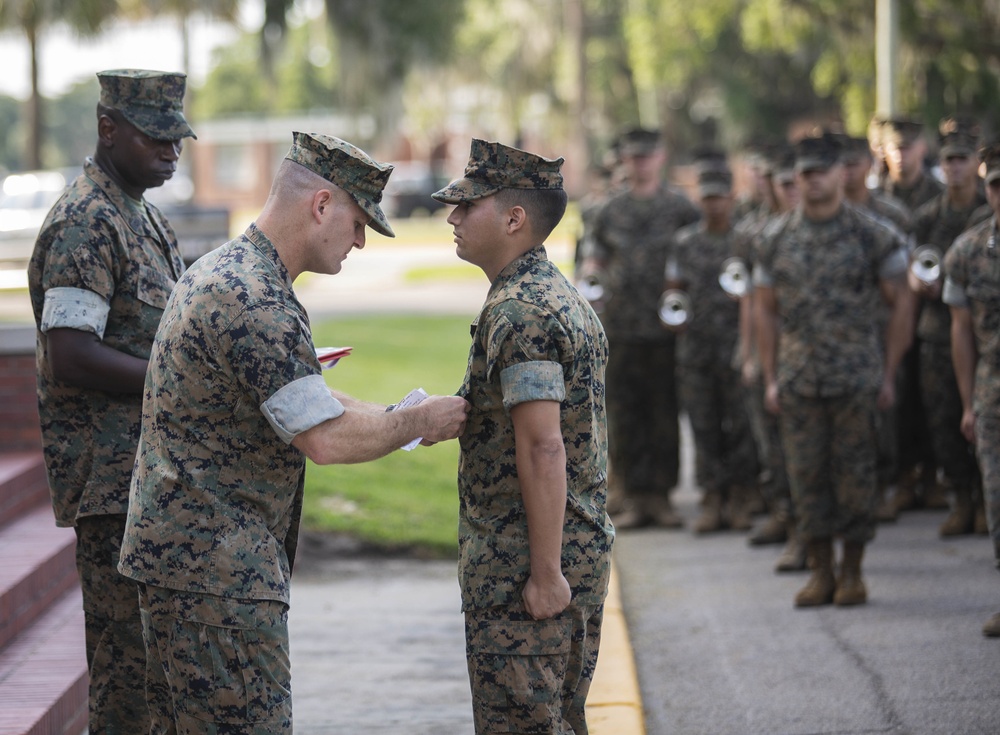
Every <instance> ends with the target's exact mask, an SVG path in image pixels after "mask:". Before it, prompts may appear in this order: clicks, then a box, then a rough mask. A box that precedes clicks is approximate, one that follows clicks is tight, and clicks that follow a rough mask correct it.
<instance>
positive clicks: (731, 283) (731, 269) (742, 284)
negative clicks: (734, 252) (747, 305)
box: [719, 258, 750, 299]
mask: <svg viewBox="0 0 1000 735" xmlns="http://www.w3.org/2000/svg"><path fill="white" fill-rule="evenodd" d="M719 285H720V286H722V290H723V291H725V292H726V293H727V294H729V295H730V296H732V297H733V298H734V299H741V298H743V297H744V296H746V295H747V292H748V291H749V290H750V271H749V270H748V269H747V264H746V263H744V262H743V259H742V258H729V260H727V261H726V262H725V263H723V264H722V272H721V273H720V274H719Z"/></svg>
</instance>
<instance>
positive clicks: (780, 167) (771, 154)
mask: <svg viewBox="0 0 1000 735" xmlns="http://www.w3.org/2000/svg"><path fill="white" fill-rule="evenodd" d="M767 174H768V175H770V176H772V177H774V178H779V179H780V178H785V179H788V178H794V175H795V149H794V148H792V146H790V145H788V144H787V143H779V144H776V145H774V146H773V147H772V148H771V150H770V151H768V154H767Z"/></svg>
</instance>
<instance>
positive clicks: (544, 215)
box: [493, 187, 568, 240]
mask: <svg viewBox="0 0 1000 735" xmlns="http://www.w3.org/2000/svg"><path fill="white" fill-rule="evenodd" d="M493 196H495V197H496V202H497V204H498V205H499V206H500V207H502V208H506V209H509V208H510V207H515V206H520V207H522V208H523V209H524V211H525V212H527V214H528V222H529V223H530V225H531V232H532V234H534V235H535V237H537V238H538V239H539V240H545V238H547V237H548V236H549V235H550V234H551V233H552V230H554V229H555V228H556V225H558V224H559V221H560V220H561V219H562V218H563V215H564V214H565V213H566V202H567V201H568V197H567V196H566V192H565V190H563V189H512V188H506V187H505V188H503V189H500V190H499V191H498V192H497V193H496V194H494V195H493Z"/></svg>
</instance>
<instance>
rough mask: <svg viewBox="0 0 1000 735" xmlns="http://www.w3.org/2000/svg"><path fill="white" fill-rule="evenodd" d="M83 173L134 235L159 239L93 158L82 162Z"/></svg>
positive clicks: (147, 220)
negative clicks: (116, 211) (108, 201)
mask: <svg viewBox="0 0 1000 735" xmlns="http://www.w3.org/2000/svg"><path fill="white" fill-rule="evenodd" d="M83 173H84V175H85V176H86V177H87V178H88V179H90V180H91V181H92V182H94V184H95V185H96V186H97V187H98V188H99V189H100V190H101V191H103V192H104V194H105V196H107V197H108V199H110V200H111V203H112V204H113V205H114V207H115V209H117V210H118V214H119V215H120V216H121V218H122V219H123V220H124V221H125V223H126V224H127V225H128V227H129V229H130V230H132V232H133V233H134V234H136V235H138V236H140V237H155V238H159V234H158V233H157V232H155V231H154V230H153V228H152V224H151V222H150V220H149V219H148V218H146V217H143V216H142V215H140V214H139V213H138V212H137V211H136V210H135V208H134V207H131V206H129V197H128V195H127V194H126V193H125V191H124V190H123V189H122V188H121V186H119V185H118V183H117V182H115V180H114V179H112V178H111V177H110V176H108V174H107V173H105V171H104V169H102V168H101V167H100V166H98V165H97V163H96V162H95V161H94V159H93V158H88V159H87V160H86V161H84V164H83ZM141 203H142V204H143V205H145V203H146V200H145V199H143V200H141Z"/></svg>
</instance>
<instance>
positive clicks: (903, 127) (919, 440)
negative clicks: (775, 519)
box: [878, 117, 947, 519]
mask: <svg viewBox="0 0 1000 735" xmlns="http://www.w3.org/2000/svg"><path fill="white" fill-rule="evenodd" d="M878 139H879V141H880V144H881V149H882V152H883V154H884V156H885V174H886V175H885V176H884V177H883V179H882V190H883V191H884V192H885V193H886V194H889V195H890V196H893V197H895V198H896V199H898V200H899V201H901V202H902V203H903V204H904V205H906V207H907V208H908V209H909V210H910V212H911V213H914V212H916V210H917V209H919V208H920V207H921V206H922V205H924V204H926V203H927V202H929V201H930V200H931V199H933V198H934V197H936V196H938V195H939V194H941V192H942V191H944V185H943V184H942V183H941V182H940V181H938V180H937V179H936V178H934V177H933V176H931V174H930V172H929V171H928V170H927V167H926V165H925V160H926V158H927V148H928V141H927V137H926V134H925V131H924V125H923V123H920V122H918V121H916V120H911V119H909V118H905V117H893V118H890V119H888V120H883V121H882V124H881V126H880V127H879V134H878ZM917 244H918V245H919V243H917ZM919 362H920V339H919V337H917V338H915V339H914V340H913V344H912V345H911V347H910V349H909V350H907V353H906V355H904V357H903V364H902V366H901V368H900V375H899V378H898V381H897V382H898V388H899V389H898V391H897V404H898V405H897V408H896V417H897V426H898V428H899V432H898V434H897V442H898V443H897V454H896V463H897V467H898V473H897V486H896V494H895V496H894V497H893V498H892V507H891V509H889V508H887V509H886V512H885V513H884V515H883V517H884V518H886V519H888V518H892V517H895V515H896V514H898V513H899V512H900V511H903V510H909V509H911V508H914V507H917V506H925V507H926V506H927V505H928V500H929V501H930V507H938V508H943V507H946V506H947V498H945V497H944V495H943V494H942V493H941V492H940V489H939V488H938V487H937V464H936V463H935V460H934V450H933V448H932V445H931V440H930V435H929V432H928V430H927V417H926V414H925V411H924V405H923V399H922V397H921V392H920V366H919Z"/></svg>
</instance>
